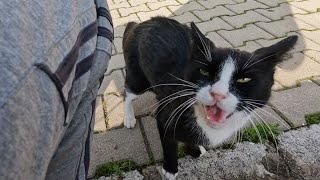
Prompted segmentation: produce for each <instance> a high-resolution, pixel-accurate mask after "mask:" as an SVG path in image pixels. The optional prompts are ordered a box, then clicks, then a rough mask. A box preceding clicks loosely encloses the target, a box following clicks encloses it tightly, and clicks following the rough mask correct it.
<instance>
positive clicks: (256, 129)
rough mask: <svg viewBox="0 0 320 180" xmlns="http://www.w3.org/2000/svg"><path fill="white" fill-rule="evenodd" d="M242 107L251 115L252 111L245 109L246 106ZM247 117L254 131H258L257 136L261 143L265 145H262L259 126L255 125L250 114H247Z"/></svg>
mask: <svg viewBox="0 0 320 180" xmlns="http://www.w3.org/2000/svg"><path fill="white" fill-rule="evenodd" d="M242 107H243V108H244V109H246V111H247V112H248V113H250V110H248V109H247V108H246V107H244V106H242ZM246 111H244V112H245V113H246V114H247V112H246ZM247 115H248V118H249V121H250V123H251V124H252V126H253V129H254V130H255V131H256V133H257V135H258V138H259V141H260V143H261V144H263V143H262V138H261V134H260V132H259V129H258V128H257V126H256V125H255V123H254V121H253V120H252V119H251V116H249V114H247Z"/></svg>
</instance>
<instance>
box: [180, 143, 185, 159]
mask: <svg viewBox="0 0 320 180" xmlns="http://www.w3.org/2000/svg"><path fill="white" fill-rule="evenodd" d="M186 155H187V149H186V146H185V145H184V144H179V146H178V157H179V158H183V157H185V156H186Z"/></svg>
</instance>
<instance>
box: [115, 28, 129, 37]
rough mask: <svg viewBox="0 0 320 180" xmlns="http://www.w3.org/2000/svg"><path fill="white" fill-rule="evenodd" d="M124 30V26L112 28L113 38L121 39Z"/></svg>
mask: <svg viewBox="0 0 320 180" xmlns="http://www.w3.org/2000/svg"><path fill="white" fill-rule="evenodd" d="M125 29H126V25H120V26H117V27H115V28H114V37H115V38H117V37H120V38H122V37H123V33H124V30H125Z"/></svg>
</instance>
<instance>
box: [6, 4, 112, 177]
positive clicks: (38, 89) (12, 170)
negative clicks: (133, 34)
mask: <svg viewBox="0 0 320 180" xmlns="http://www.w3.org/2000/svg"><path fill="white" fill-rule="evenodd" d="M112 40H113V27H112V21H111V17H110V14H109V11H108V7H107V4H106V2H105V0H96V1H94V0H41V1H39V0H25V1H22V0H10V1H5V0H3V1H2V0H1V1H0V179H6V180H11V179H12V180H20V179H24V180H29V179H30V180H38V179H59V180H61V179H70V180H73V179H86V174H87V172H88V165H89V151H90V141H91V136H92V132H93V131H92V129H93V124H94V122H93V120H94V113H93V112H94V108H95V107H94V106H95V98H96V94H97V90H98V88H99V86H100V82H101V80H102V78H103V74H104V72H105V70H106V69H107V65H108V61H109V59H110V54H111V48H112V45H111V43H112Z"/></svg>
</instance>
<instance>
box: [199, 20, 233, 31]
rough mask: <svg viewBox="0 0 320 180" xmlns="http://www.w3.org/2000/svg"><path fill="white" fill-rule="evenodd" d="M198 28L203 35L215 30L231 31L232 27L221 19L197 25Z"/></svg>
mask: <svg viewBox="0 0 320 180" xmlns="http://www.w3.org/2000/svg"><path fill="white" fill-rule="evenodd" d="M197 26H198V28H199V29H200V31H201V32H202V33H203V34H206V33H208V32H210V31H216V30H222V29H223V30H231V29H233V27H232V26H231V25H229V24H228V23H226V22H225V21H223V20H222V19H221V18H218V17H217V18H213V19H212V20H210V21H206V22H201V23H197Z"/></svg>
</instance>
